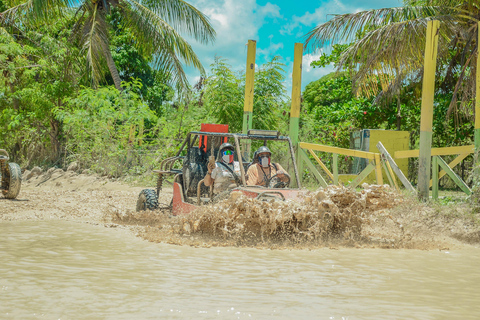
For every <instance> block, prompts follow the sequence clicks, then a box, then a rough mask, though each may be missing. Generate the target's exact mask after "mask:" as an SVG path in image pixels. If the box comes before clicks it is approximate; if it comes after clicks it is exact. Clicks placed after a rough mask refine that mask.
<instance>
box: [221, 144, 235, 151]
mask: <svg viewBox="0 0 480 320" xmlns="http://www.w3.org/2000/svg"><path fill="white" fill-rule="evenodd" d="M225 149H227V150H232V151H235V148H234V147H233V146H232V145H231V144H230V143H228V142H225V143H222V145H221V146H220V149H219V150H218V151H220V152H222V151H223V150H225Z"/></svg>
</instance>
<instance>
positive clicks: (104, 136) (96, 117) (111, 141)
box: [54, 80, 157, 176]
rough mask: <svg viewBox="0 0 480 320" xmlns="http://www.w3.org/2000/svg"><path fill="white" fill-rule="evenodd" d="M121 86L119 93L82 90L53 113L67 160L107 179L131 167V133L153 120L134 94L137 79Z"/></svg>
mask: <svg viewBox="0 0 480 320" xmlns="http://www.w3.org/2000/svg"><path fill="white" fill-rule="evenodd" d="M123 86H124V87H125V90H123V91H118V90H116V89H115V88H114V87H102V88H100V89H98V90H93V89H91V88H83V89H82V90H80V91H79V94H78V96H76V97H75V98H71V99H68V100H67V101H66V102H67V106H68V108H65V109H62V108H56V109H55V110H54V112H55V115H56V117H57V119H58V120H60V121H62V123H63V126H64V130H65V135H66V137H67V142H66V144H65V148H66V150H67V153H68V155H69V156H68V157H69V160H70V161H77V162H78V163H79V164H80V165H81V166H82V167H84V168H91V169H93V170H95V171H96V172H98V173H101V174H107V175H109V176H120V175H121V174H122V173H124V168H123V167H125V166H129V165H131V163H130V162H132V161H133V157H132V152H131V150H132V148H133V147H132V146H133V144H134V141H133V139H132V138H133V137H135V135H133V134H132V130H135V128H143V124H144V122H145V121H150V122H155V121H156V120H157V119H156V116H155V114H154V113H153V112H152V111H151V110H150V109H149V108H148V106H147V105H146V104H145V103H144V102H143V101H142V100H141V98H140V95H139V94H138V91H139V89H140V88H141V86H142V85H141V82H140V81H139V80H134V81H132V82H124V83H123ZM133 133H136V132H133Z"/></svg>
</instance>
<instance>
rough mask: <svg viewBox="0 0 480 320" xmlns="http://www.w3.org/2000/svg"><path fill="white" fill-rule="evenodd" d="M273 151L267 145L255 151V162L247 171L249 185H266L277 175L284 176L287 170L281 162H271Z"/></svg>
mask: <svg viewBox="0 0 480 320" xmlns="http://www.w3.org/2000/svg"><path fill="white" fill-rule="evenodd" d="M271 156H272V153H271V152H270V149H268V148H267V147H266V146H261V147H260V148H258V150H257V151H256V152H255V159H254V162H256V163H255V164H252V165H251V166H250V167H249V168H248V171H247V181H246V182H247V185H248V186H266V182H267V181H268V180H269V179H270V178H271V177H273V176H274V175H277V177H278V178H282V177H283V176H284V175H285V173H286V171H285V170H284V169H283V168H282V166H281V165H280V164H279V163H273V162H271Z"/></svg>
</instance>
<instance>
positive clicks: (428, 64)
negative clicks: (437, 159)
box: [417, 20, 440, 200]
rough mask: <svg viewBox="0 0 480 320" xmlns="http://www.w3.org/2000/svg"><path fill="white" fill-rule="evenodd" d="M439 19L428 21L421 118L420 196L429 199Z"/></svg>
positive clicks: (418, 187) (418, 186)
mask: <svg viewBox="0 0 480 320" xmlns="http://www.w3.org/2000/svg"><path fill="white" fill-rule="evenodd" d="M439 27H440V22H439V21H437V20H433V21H428V23H427V41H426V44H425V64H424V69H423V87H422V111H421V119H420V156H419V158H418V185H417V189H418V196H419V198H420V199H423V200H425V199H428V193H429V183H430V164H431V156H432V150H431V149H432V124H433V98H434V93H435V69H436V66H437V47H438V29H439Z"/></svg>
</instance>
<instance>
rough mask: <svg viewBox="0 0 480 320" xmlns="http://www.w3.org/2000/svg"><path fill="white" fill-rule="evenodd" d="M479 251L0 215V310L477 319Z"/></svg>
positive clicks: (74, 315) (25, 315) (123, 315)
mask: <svg viewBox="0 0 480 320" xmlns="http://www.w3.org/2000/svg"><path fill="white" fill-rule="evenodd" d="M479 265H480V248H475V247H470V246H465V247H464V248H461V249H454V250H443V251H440V250H431V251H422V250H388V249H345V248H340V249H338V250H332V249H328V248H323V249H317V250H312V251H309V250H293V249H291V250H267V249H253V248H236V247H228V248H222V247H212V248H194V247H190V246H176V245H168V244H158V243H150V242H147V241H144V240H141V239H140V238H135V237H132V236H131V235H128V234H127V233H126V232H124V231H122V230H120V229H108V228H105V227H104V226H103V225H91V224H86V223H79V222H68V221H34V222H30V221H4V222H2V223H0V275H1V276H0V290H1V292H0V319H62V320H63V319H213V318H215V319H350V320H351V319H478V318H479V317H480V305H479V303H478V301H480V289H479V287H478V284H479V283H480V268H479Z"/></svg>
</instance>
